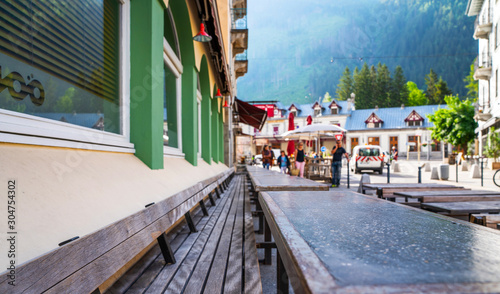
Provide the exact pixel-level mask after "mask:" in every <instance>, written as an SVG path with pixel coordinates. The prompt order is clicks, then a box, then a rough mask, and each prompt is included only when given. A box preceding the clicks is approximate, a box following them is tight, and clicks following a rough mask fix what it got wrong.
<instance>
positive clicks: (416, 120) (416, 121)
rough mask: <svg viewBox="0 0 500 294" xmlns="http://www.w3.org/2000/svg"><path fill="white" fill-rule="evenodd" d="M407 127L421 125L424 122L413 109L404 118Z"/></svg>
mask: <svg viewBox="0 0 500 294" xmlns="http://www.w3.org/2000/svg"><path fill="white" fill-rule="evenodd" d="M405 122H406V125H407V126H408V127H421V126H422V125H423V124H424V118H423V117H422V116H421V115H420V114H418V113H417V112H416V111H415V110H413V111H412V112H411V113H410V115H408V116H407V117H406V118H405Z"/></svg>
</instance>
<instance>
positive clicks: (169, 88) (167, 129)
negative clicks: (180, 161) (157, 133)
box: [163, 8, 181, 148]
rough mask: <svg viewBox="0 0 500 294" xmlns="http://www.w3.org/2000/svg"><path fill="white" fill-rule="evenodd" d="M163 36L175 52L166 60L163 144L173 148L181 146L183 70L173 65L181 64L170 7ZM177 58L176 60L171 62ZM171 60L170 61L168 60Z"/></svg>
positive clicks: (166, 14) (165, 19) (167, 11)
mask: <svg viewBox="0 0 500 294" xmlns="http://www.w3.org/2000/svg"><path fill="white" fill-rule="evenodd" d="M163 36H164V38H165V40H166V41H167V45H166V46H169V47H170V49H172V51H173V52H174V53H175V56H167V57H166V58H167V59H169V60H166V61H165V65H164V74H165V83H164V89H163V90H164V91H163V92H164V99H163V145H164V146H168V147H173V148H179V147H180V146H179V135H180V134H179V126H178V122H179V117H178V111H177V108H178V107H179V105H178V101H177V100H178V96H179V93H178V91H180V89H179V86H180V85H179V83H178V82H179V78H180V75H181V72H179V70H178V69H177V68H176V67H175V66H173V64H174V63H178V64H180V50H179V42H178V38H177V31H176V29H175V23H174V19H173V16H172V13H171V11H170V8H167V9H165V11H164V30H163ZM172 59H175V61H176V62H171V61H172ZM167 61H170V62H167Z"/></svg>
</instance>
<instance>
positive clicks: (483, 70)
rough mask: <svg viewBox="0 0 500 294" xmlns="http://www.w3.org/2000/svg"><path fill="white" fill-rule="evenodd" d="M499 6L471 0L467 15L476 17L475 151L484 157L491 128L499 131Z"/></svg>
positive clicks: (485, 0) (493, 0) (488, 1)
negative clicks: (477, 44) (477, 45)
mask: <svg viewBox="0 0 500 294" xmlns="http://www.w3.org/2000/svg"><path fill="white" fill-rule="evenodd" d="M499 5H500V4H499V3H498V1H495V0H469V2H468V4H467V10H466V14H467V15H468V16H474V17H476V21H475V29H474V35H473V37H474V39H477V40H478V43H479V52H478V56H477V58H476V61H475V64H474V67H475V71H474V79H476V80H478V82H479V83H478V84H479V88H478V101H477V104H476V115H475V117H474V118H475V119H476V120H477V121H478V124H479V126H478V128H477V129H476V133H477V138H478V140H477V145H476V150H478V151H479V154H480V155H482V153H483V149H484V148H483V147H484V146H485V144H486V142H487V136H488V132H489V130H490V127H494V128H495V129H497V130H500V95H499V90H500V89H499V79H500V77H499V67H500V48H499V45H500V35H499V27H498V26H499V22H500V21H499V20H500V17H499V12H500V6H499Z"/></svg>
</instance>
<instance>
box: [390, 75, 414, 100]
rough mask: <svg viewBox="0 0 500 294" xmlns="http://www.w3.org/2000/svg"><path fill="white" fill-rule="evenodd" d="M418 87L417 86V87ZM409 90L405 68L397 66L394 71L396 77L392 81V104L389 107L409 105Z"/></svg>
mask: <svg viewBox="0 0 500 294" xmlns="http://www.w3.org/2000/svg"><path fill="white" fill-rule="evenodd" d="M416 86H417V85H415V87H416ZM408 96H409V90H408V86H407V84H406V78H405V75H404V73H403V68H402V67H401V66H399V65H398V66H397V67H396V69H395V70H394V77H393V79H392V89H391V95H390V98H391V103H390V105H389V106H393V107H397V106H401V104H405V105H407V104H408Z"/></svg>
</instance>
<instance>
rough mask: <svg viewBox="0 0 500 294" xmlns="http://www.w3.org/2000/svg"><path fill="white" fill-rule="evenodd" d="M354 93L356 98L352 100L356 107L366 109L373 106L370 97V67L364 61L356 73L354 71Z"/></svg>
mask: <svg viewBox="0 0 500 294" xmlns="http://www.w3.org/2000/svg"><path fill="white" fill-rule="evenodd" d="M354 93H355V94H356V99H355V101H354V104H355V107H356V109H367V108H373V107H374V106H375V105H374V103H373V99H372V79H371V77H370V69H369V68H368V65H367V64H366V63H365V64H364V65H363V67H362V68H361V70H360V71H359V72H357V73H356V71H355V75H354Z"/></svg>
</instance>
